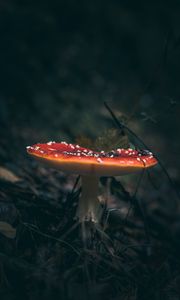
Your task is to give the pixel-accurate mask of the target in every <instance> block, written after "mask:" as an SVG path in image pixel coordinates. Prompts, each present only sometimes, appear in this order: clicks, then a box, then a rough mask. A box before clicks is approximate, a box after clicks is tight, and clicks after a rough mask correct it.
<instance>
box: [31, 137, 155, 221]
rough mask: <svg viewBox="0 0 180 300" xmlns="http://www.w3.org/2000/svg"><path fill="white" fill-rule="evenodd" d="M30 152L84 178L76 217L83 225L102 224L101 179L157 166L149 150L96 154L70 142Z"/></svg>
mask: <svg viewBox="0 0 180 300" xmlns="http://www.w3.org/2000/svg"><path fill="white" fill-rule="evenodd" d="M27 152H28V153H29V154H31V155H33V156H34V157H35V158H37V159H39V160H41V161H42V162H44V163H46V164H48V165H49V166H51V167H54V168H56V169H60V170H62V171H64V172H67V173H74V174H79V175H81V180H82V181H81V182H82V193H81V196H80V199H79V203H78V208H77V212H76V217H77V219H78V220H79V222H84V221H92V222H94V223H98V222H99V220H100V218H101V214H102V209H101V205H100V202H99V200H98V183H99V177H100V176H120V175H125V174H130V173H134V172H138V171H142V170H143V169H147V168H150V167H152V166H154V165H156V164H157V160H156V159H155V158H154V156H153V154H152V153H151V152H149V151H147V150H134V149H116V150H112V151H110V152H104V151H100V152H97V151H93V150H91V149H88V148H84V147H81V146H79V145H73V144H68V143H66V142H61V143H56V142H48V143H46V144H40V143H39V144H35V145H33V146H28V147H27Z"/></svg>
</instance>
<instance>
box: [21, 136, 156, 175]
mask: <svg viewBox="0 0 180 300" xmlns="http://www.w3.org/2000/svg"><path fill="white" fill-rule="evenodd" d="M27 152H28V153H29V154H31V155H33V156H34V157H36V158H37V159H39V160H41V161H43V162H45V163H47V164H49V165H50V166H52V167H54V168H56V169H60V170H62V171H65V172H68V173H75V174H80V175H83V174H87V175H92V174H94V175H97V176H119V175H124V174H129V173H134V172H137V171H141V170H142V169H146V168H150V167H152V166H154V165H156V164H157V160H156V159H155V158H154V156H153V154H152V153H151V152H149V151H147V150H133V149H116V150H112V151H110V152H104V151H100V152H97V151H93V150H91V149H87V148H83V147H80V146H79V145H73V144H68V143H66V142H61V143H56V142H48V143H47V144H36V145H33V146H28V147H27Z"/></svg>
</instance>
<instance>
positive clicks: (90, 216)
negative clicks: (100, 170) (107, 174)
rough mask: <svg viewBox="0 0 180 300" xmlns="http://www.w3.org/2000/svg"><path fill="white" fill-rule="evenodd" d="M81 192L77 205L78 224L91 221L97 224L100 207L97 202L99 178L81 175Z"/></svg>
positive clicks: (100, 211)
mask: <svg viewBox="0 0 180 300" xmlns="http://www.w3.org/2000/svg"><path fill="white" fill-rule="evenodd" d="M81 186H82V192H81V196H80V199H79V203H78V208H77V212H76V218H77V219H78V220H79V222H80V223H82V222H85V221H92V222H94V223H99V220H100V218H101V216H102V207H101V204H100V202H99V200H98V187H99V177H97V176H94V175H93V176H89V175H82V176H81Z"/></svg>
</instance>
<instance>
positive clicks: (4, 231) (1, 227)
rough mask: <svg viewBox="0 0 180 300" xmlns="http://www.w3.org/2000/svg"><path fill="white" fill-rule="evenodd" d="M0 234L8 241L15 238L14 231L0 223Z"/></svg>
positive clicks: (9, 226) (8, 225) (7, 224)
mask: <svg viewBox="0 0 180 300" xmlns="http://www.w3.org/2000/svg"><path fill="white" fill-rule="evenodd" d="M0 233H2V234H3V235H5V236H6V237H8V238H10V239H14V238H15V237H16V229H15V228H14V227H12V226H11V225H10V224H9V223H6V222H0Z"/></svg>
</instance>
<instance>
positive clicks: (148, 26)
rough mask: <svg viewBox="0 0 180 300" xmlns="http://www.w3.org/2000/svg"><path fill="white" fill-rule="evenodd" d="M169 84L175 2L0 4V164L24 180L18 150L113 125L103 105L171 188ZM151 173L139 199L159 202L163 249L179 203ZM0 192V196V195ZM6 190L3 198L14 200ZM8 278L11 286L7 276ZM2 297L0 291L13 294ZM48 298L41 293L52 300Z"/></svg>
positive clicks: (178, 111)
mask: <svg viewBox="0 0 180 300" xmlns="http://www.w3.org/2000/svg"><path fill="white" fill-rule="evenodd" d="M179 83H180V2H179V1H167V0H166V1H148V0H146V1H115V0H111V1H106V0H104V1H101V0H99V1H98V0H97V1H81V0H79V1H73V0H71V1H64V0H59V1H53V0H52V1H47V0H44V1H38V0H37V1H35V0H31V1H28V0H27V1H13V0H1V1H0V140H1V142H0V163H1V166H3V167H5V168H7V169H9V170H11V171H13V172H14V173H15V174H16V175H18V176H20V177H21V178H22V177H23V179H24V181H25V182H26V184H27V182H28V179H27V177H26V176H25V175H24V173H23V171H22V170H24V168H26V167H25V166H28V168H29V169H30V171H29V172H30V177H31V178H33V176H35V175H34V169H33V168H34V165H32V166H31V164H33V162H32V161H31V160H30V159H29V158H28V157H27V155H26V152H25V146H26V145H31V144H33V143H36V142H47V141H49V140H56V141H61V140H66V141H68V142H75V140H76V138H77V137H78V136H81V135H83V136H87V137H90V138H96V137H98V136H99V135H101V134H102V132H103V131H104V130H107V129H109V128H112V127H113V122H112V119H111V116H110V115H109V113H108V111H107V110H106V108H105V107H104V101H106V102H107V103H108V104H109V106H110V107H111V108H112V109H113V110H114V112H115V113H116V115H117V117H118V118H120V119H121V120H123V121H124V122H125V123H126V124H127V126H129V128H131V129H132V130H134V131H135V132H136V134H137V135H138V136H139V137H141V138H142V139H143V140H144V142H145V143H146V144H147V145H148V146H149V147H150V148H151V149H152V150H153V152H154V153H155V154H156V155H158V157H159V158H160V160H161V161H162V162H163V165H164V166H165V169H166V170H167V171H168V172H169V174H170V176H171V178H172V179H173V181H174V185H175V187H176V189H177V190H178V189H179V181H180V173H179V168H180V159H179V153H180V143H179V138H180V134H179V131H180V122H179V118H180V84H179ZM26 172H28V171H27V170H26ZM44 172H45V171H44ZM154 174H155V178H158V180H159V181H158V184H159V182H161V184H162V186H161V188H160V189H159V190H158V195H156V193H155V192H152V193H151V191H150V188H149V189H147V191H146V197H147V199H149V198H152V197H157V199H160V198H161V201H160V202H158V211H159V212H160V213H159V214H160V215H161V214H162V211H163V212H164V213H165V216H164V220H165V221H164V222H165V223H166V225H165V228H166V229H165V231H164V229H163V228H164V227H163V228H162V227H161V226H160V227H158V226H157V224H156V225H155V227H154V230H157V232H158V234H157V236H161V235H163V234H164V239H165V240H166V243H167V244H166V246H164V244H163V245H162V248H163V249H164V247H167V245H168V243H169V239H170V240H171V241H172V240H173V243H172V249H174V250H173V251H175V253H176V251H177V253H178V251H179V249H180V248H179V246H180V245H179V244H178V243H176V242H177V241H178V239H179V235H180V229H179V228H180V223H179V221H178V218H179V199H178V197H177V195H176V193H175V190H174V188H173V187H172V185H171V184H170V182H169V180H168V179H167V177H166V176H165V174H164V172H163V171H162V170H161V168H160V167H159V169H157V171H156V170H155V171H154ZM54 176H56V174H55V175H54ZM1 177H2V175H1ZM44 177H45V178H48V172H47V174H45V175H44ZM44 177H43V178H44ZM1 180H2V178H1ZM33 180H34V179H33ZM41 180H44V179H42V178H41ZM39 183H40V188H39V189H40V190H41V192H42V190H43V187H42V182H38V184H39ZM45 184H48V183H47V182H46V183H45ZM50 185H51V184H50ZM3 188H4V187H3ZM9 189H10V188H9V186H8V187H6V188H5V190H3V195H5V196H7V197H8V195H9V194H8V192H9ZM56 189H57V190H58V188H57V187H56ZM10 190H11V189H10ZM145 190H146V189H145ZM14 193H15V196H13V195H12V194H11V201H12V202H13V199H14V198H13V197H17V198H18V192H17V191H16V192H14ZM153 199H155V198H153ZM163 199H165V200H164V202H163ZM144 201H146V199H144ZM173 203H176V205H175V207H174V204H173ZM15 206H16V205H15ZM16 209H17V206H16ZM19 209H20V208H19ZM169 211H171V213H170V214H171V216H170V217H168V216H167V212H169ZM3 218H4V217H2V220H3ZM5 219H6V218H5ZM15 219H16V218H15ZM7 220H9V219H8V217H7ZM13 222H14V221H13ZM13 222H11V223H13ZM16 222H17V220H16V221H15V224H16ZM17 223H18V222H17ZM158 224H159V223H158ZM16 225H17V224H16ZM158 230H159V231H158ZM164 232H165V233H164ZM167 232H170V236H169V235H168V234H167ZM3 241H4V240H3ZM175 241H176V242H175ZM174 242H175V244H174ZM7 243H8V242H7ZM24 243H25V242H24ZM22 244H23V242H22ZM7 247H9V246H7ZM7 247H5V248H4V250H3V251H4V253H7V252H8V251H9V250H8V251H7ZM13 247H14V246H13ZM13 247H12V249H14V248H13ZM20 248H21V246H20ZM8 249H9V248H8ZM173 251H172V252H171V255H172V256H173V255H174V252H173ZM20 252H21V251H20ZM8 253H9V255H10V256H11V255H12V252H11V251H10V252H8ZM18 255H19V252H17V254H16V257H18ZM33 255H34V257H35V254H34V253H33V254H32V256H33ZM156 259H157V261H158V260H159V259H160V258H159V257H158V256H157V258H156ZM143 263H144V262H143ZM143 263H142V264H143ZM172 265H173V267H172ZM172 265H171V264H169V262H168V268H169V269H171V270H172V269H173V270H175V275H173V276H174V277H173V280H174V278H175V279H176V278H179V272H178V271H179V267H177V268H176V267H174V265H176V266H177V262H176V263H175V262H173V263H172ZM8 270H9V269H8ZM18 272H19V271H17V273H18ZM169 272H170V271H169ZM13 274H14V273H13ZM18 274H19V273H18ZM173 274H174V273H173ZM13 276H15V275H13ZM13 276H12V277H13ZM170 279H171V276H170ZM56 280H57V278H56ZM8 281H9V282H10V283H9V285H10V286H11V284H12V286H14V283H12V282H13V280H12V278H8ZM57 281H58V280H57ZM172 282H173V283H172ZM172 282H171V280H170V281H169V284H174V281H172ZM18 284H19V283H18ZM15 285H16V284H15ZM20 285H21V280H20ZM150 285H151V286H155V285H156V284H155V283H153V284H152V283H149V286H150ZM149 286H148V287H149ZM162 286H163V287H162ZM162 286H161V287H159V286H158V288H157V290H158V293H157V295H156V298H155V296H154V295H153V296H152V297H153V299H160V297H161V294H160V292H159V291H160V290H161V289H162V290H163V289H165V286H166V283H163V284H162ZM149 288H150V287H149ZM9 289H11V288H9ZM174 289H175V288H174ZM5 290H6V288H5ZM7 290H8V288H7ZM37 290H38V288H37ZM12 291H13V288H12ZM49 293H50V292H49ZM12 294H13V293H12ZM12 294H11V293H10V294H8V293H7V294H6V292H4V293H3V296H2V297H4V299H15V298H13V297H15V296H12ZM17 294H18V292H17ZM29 294H30V293H29ZM29 294H28V295H29ZM7 295H8V296H7ZM15 295H16V294H15ZM18 295H19V294H18ZM24 295H25V296H27V294H26V293H25V294H24ZM37 295H38V292H37V294H36V297H38V296H37ZM48 295H49V294H48V292H47V294H46V297H47V299H48V297H53V296H52V294H51V293H50V296H48ZM116 295H118V293H117V294H116ZM116 295H115V296H114V297H116ZM163 295H164V294H163ZM173 295H174V294H173ZM20 296H22V295H20ZM20 296H19V297H20ZM41 296H42V295H41V294H40V296H39V297H41ZM31 297H32V294H31ZM31 297H30V299H31ZM33 297H34V295H33ZM43 297H45V296H43ZM64 297H65V296H64ZM117 297H118V296H117ZM133 297H134V298H133ZM139 297H140V296H139ZM178 297H179V295H178V292H177V294H176V298H172V296H171V298H167V299H179V298H178ZM63 299H65V298H63ZM69 299H74V298H71V297H70V298H69ZM114 299H116V298H114ZM118 299H120V298H118ZM122 299H138V298H135V296H132V298H131V297H130V296H129V298H122ZM139 299H140V298H139ZM142 299H144V298H143V297H142ZM145 299H148V298H145Z"/></svg>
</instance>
